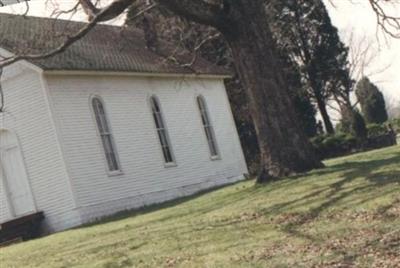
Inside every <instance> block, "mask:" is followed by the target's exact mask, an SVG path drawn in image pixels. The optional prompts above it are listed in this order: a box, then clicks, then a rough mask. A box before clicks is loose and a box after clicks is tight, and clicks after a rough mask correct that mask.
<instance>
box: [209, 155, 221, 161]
mask: <svg viewBox="0 0 400 268" xmlns="http://www.w3.org/2000/svg"><path fill="white" fill-rule="evenodd" d="M210 159H211V161H217V160H222V158H221V157H220V156H219V155H216V156H211V157H210Z"/></svg>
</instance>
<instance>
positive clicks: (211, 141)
mask: <svg viewBox="0 0 400 268" xmlns="http://www.w3.org/2000/svg"><path fill="white" fill-rule="evenodd" d="M197 105H198V106H199V110H200V115H201V121H202V123H203V127H204V132H205V134H206V138H207V142H208V147H209V148H210V154H211V157H212V158H217V157H218V148H217V142H216V140H215V134H214V129H213V126H212V124H211V121H210V117H209V116H208V111H207V105H206V102H205V100H204V98H203V97H202V96H198V97H197Z"/></svg>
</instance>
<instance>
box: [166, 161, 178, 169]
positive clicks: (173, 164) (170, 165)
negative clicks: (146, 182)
mask: <svg viewBox="0 0 400 268" xmlns="http://www.w3.org/2000/svg"><path fill="white" fill-rule="evenodd" d="M177 166H178V165H177V164H176V163H174V162H171V163H165V164H164V167H165V168H173V167H177Z"/></svg>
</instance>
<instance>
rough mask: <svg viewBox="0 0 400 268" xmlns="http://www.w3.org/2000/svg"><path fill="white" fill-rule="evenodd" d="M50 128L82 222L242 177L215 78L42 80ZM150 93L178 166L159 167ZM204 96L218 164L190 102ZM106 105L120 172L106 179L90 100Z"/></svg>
mask: <svg viewBox="0 0 400 268" xmlns="http://www.w3.org/2000/svg"><path fill="white" fill-rule="evenodd" d="M46 78H47V83H48V88H49V93H50V96H51V102H52V106H53V107H54V116H55V119H56V122H57V123H56V125H57V126H59V133H60V137H61V144H62V148H63V152H64V156H65V160H66V163H67V168H68V172H69V175H70V177H71V179H72V183H73V189H74V191H75V196H76V202H77V205H78V208H79V211H80V213H81V216H82V220H83V221H84V222H86V221H90V220H92V219H93V218H95V217H99V216H103V215H104V214H110V213H114V212H115V211H118V210H121V209H129V208H133V207H138V206H142V205H148V204H151V203H156V202H161V201H165V200H168V199H172V198H176V197H179V196H182V195H187V194H191V193H193V192H196V191H199V190H201V189H205V188H208V187H212V186H215V185H220V184H223V183H227V182H233V181H236V180H239V179H242V178H243V176H242V175H243V173H247V168H246V164H245V161H244V157H243V154H242V150H241V146H240V142H239V139H238V135H237V132H236V128H235V126H234V122H233V118H232V114H231V111H230V106H229V102H228V99H227V96H226V92H225V88H224V85H223V82H222V80H220V79H187V80H183V79H178V78H176V79H172V78H139V77H126V76H121V77H118V76H89V75H87V76H76V75H75V76H62V75H47V76H46ZM153 94H154V95H156V96H157V97H158V99H159V101H160V103H161V106H162V110H163V115H164V120H165V123H166V125H167V127H168V131H169V136H170V140H171V146H172V150H173V151H174V156H175V158H176V164H177V166H176V167H165V166H164V159H163V155H162V152H161V148H160V143H159V141H158V137H157V133H156V130H155V127H154V122H153V118H152V114H151V109H150V106H149V102H148V101H149V97H150V96H152V95H153ZM198 94H201V95H202V96H204V98H205V100H206V102H207V105H208V109H209V115H210V120H211V121H212V124H213V126H214V130H215V136H216V140H217V142H218V146H219V150H220V153H221V160H217V161H212V160H211V159H210V152H209V148H208V144H207V139H206V137H205V135H204V130H203V126H202V123H201V118H200V114H199V111H198V107H197V103H196V97H197V95H198ZM92 95H99V96H101V97H102V99H103V101H104V105H105V108H106V110H107V113H108V118H109V123H110V127H111V129H112V132H113V135H114V139H115V144H116V151H117V152H118V155H119V159H120V164H121V169H122V174H121V175H118V176H111V177H110V176H109V175H108V174H107V165H106V162H105V160H104V156H103V151H102V145H101V141H100V139H99V137H98V134H97V132H96V124H95V121H94V119H93V115H92V114H91V109H90V103H89V99H90V96H92Z"/></svg>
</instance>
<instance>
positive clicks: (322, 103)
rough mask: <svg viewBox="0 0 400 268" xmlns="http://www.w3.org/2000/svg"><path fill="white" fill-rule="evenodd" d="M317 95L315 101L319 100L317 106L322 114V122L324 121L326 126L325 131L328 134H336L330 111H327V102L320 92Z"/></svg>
mask: <svg viewBox="0 0 400 268" xmlns="http://www.w3.org/2000/svg"><path fill="white" fill-rule="evenodd" d="M314 93H315V99H316V100H317V105H318V110H319V112H320V113H321V116H322V120H323V121H324V125H325V130H326V132H327V133H328V134H335V129H334V128H333V125H332V122H331V118H330V117H329V114H328V111H327V109H326V103H325V100H324V99H323V98H322V96H320V94H318V92H314Z"/></svg>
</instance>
